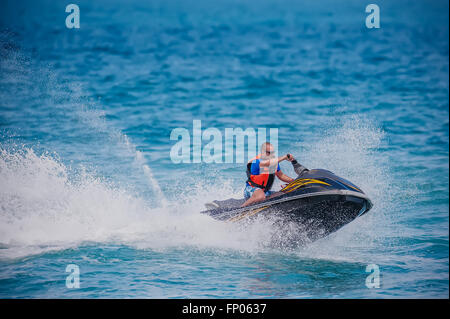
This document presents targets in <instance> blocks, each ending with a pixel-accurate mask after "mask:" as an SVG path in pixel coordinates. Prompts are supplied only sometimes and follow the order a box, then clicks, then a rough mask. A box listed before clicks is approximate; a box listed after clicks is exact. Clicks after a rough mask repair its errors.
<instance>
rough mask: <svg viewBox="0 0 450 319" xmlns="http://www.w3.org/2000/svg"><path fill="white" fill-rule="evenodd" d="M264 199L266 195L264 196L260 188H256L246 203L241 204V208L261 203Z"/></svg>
mask: <svg viewBox="0 0 450 319" xmlns="http://www.w3.org/2000/svg"><path fill="white" fill-rule="evenodd" d="M265 199H266V194H264V191H263V190H262V189H261V188H258V189H257V190H255V191H254V192H253V195H252V197H250V198H249V199H247V201H246V202H245V203H244V204H242V206H241V207H245V206H248V205H251V204H254V203H257V202H260V201H263V200H265Z"/></svg>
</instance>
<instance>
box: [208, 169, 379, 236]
mask: <svg viewBox="0 0 450 319" xmlns="http://www.w3.org/2000/svg"><path fill="white" fill-rule="evenodd" d="M293 166H294V170H295V171H296V172H297V173H298V177H297V178H296V179H295V180H294V181H292V182H291V183H289V184H288V185H286V186H285V187H284V188H282V189H281V190H280V191H279V192H275V193H274V194H272V195H270V196H269V197H268V198H267V199H266V200H265V201H262V202H258V203H255V204H253V205H250V206H247V207H241V205H242V204H243V203H244V202H245V199H228V200H224V201H213V202H212V203H208V204H206V207H207V208H208V210H207V211H203V212H202V213H205V214H208V215H209V216H211V217H213V218H214V219H217V220H221V221H226V222H230V223H241V222H244V221H245V222H251V221H252V220H255V219H257V218H265V219H268V220H272V221H274V222H276V223H277V225H280V224H281V225H283V224H289V225H290V227H291V226H292V225H297V226H299V227H298V232H300V233H301V234H299V235H301V237H302V240H301V241H302V242H305V241H308V242H311V241H315V240H317V239H319V238H322V237H325V236H328V235H329V234H331V233H333V232H335V231H337V230H338V229H340V228H341V227H343V226H345V225H347V224H348V223H350V222H351V221H353V220H354V219H356V218H358V217H360V216H362V215H364V214H366V213H367V212H368V211H369V210H370V209H371V208H372V206H373V205H372V202H371V200H370V199H369V197H368V196H367V195H366V194H365V193H364V192H363V191H362V190H361V189H360V188H359V187H358V186H356V185H354V184H353V183H351V182H350V181H348V180H346V179H344V178H342V177H339V176H337V175H335V174H334V173H332V172H330V171H328V170H325V169H311V170H309V169H306V168H305V167H303V166H302V165H300V164H299V163H297V162H295V164H294V163H293ZM279 229H280V228H279ZM281 229H282V228H281ZM290 229H292V227H291V228H290Z"/></svg>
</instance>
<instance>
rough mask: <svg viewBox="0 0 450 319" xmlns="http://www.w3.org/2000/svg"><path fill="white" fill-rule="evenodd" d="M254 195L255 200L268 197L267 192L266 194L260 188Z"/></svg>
mask: <svg viewBox="0 0 450 319" xmlns="http://www.w3.org/2000/svg"><path fill="white" fill-rule="evenodd" d="M253 195H254V196H255V200H257V201H262V200H265V199H266V194H264V191H263V190H260V189H258V190H257V191H255V193H254V194H253Z"/></svg>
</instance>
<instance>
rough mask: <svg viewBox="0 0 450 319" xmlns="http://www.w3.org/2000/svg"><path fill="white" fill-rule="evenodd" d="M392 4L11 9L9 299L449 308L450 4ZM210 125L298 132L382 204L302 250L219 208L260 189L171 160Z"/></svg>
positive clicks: (2, 237) (2, 221)
mask: <svg viewBox="0 0 450 319" xmlns="http://www.w3.org/2000/svg"><path fill="white" fill-rule="evenodd" d="M376 3H377V4H378V5H379V7H380V12H381V28H380V29H367V28H366V27H365V23H364V21H365V17H366V15H367V14H366V13H365V6H366V5H367V3H365V2H363V1H345V5H344V4H336V3H335V2H333V1H316V2H314V3H311V2H307V1H305V2H301V1H267V0H264V1H218V2H217V1H214V2H209V1H148V2H141V1H127V2H120V1H95V2H94V1H84V0H83V1H78V2H77V4H78V5H79V7H80V12H81V28H80V29H76V30H75V29H67V28H66V27H65V24H64V23H65V18H66V16H67V15H68V14H67V13H65V5H66V4H65V3H63V2H55V1H20V3H17V1H3V2H2V4H1V6H2V9H1V10H0V59H1V60H0V133H1V135H0V136H1V137H0V297H1V298H11V297H12V298H23V297H26V298H52V297H53V298H80V297H81V298H100V297H111V298H122V297H125V298H129V297H131V298H135V297H141V298H187V297H208V298H209V297H213V298H226V297H241V298H255V297H256V298H259V297H264V298H303V297H307V298H311V297H312V298H399V297H403V298H431V297H434V298H447V297H448V292H449V290H448V287H449V279H448V271H449V264H448V252H449V245H448V236H449V230H448V225H449V179H448V173H449V157H448V156H449V120H448V116H449V103H448V101H449V78H448V75H449V51H448V48H449V46H448V39H449V33H448V9H449V8H448V2H447V1H414V2H412V3H411V2H408V1H390V2H387V1H377V2H376ZM193 120H201V121H202V126H203V127H204V128H208V127H215V128H218V129H219V130H220V131H221V132H223V131H224V130H225V128H236V127H240V128H244V129H245V128H248V127H253V128H278V135H279V136H278V143H279V152H280V153H286V152H290V153H293V154H294V155H295V156H296V157H297V158H298V160H299V161H300V162H301V163H302V164H304V165H305V166H306V167H309V168H326V169H329V170H332V171H334V172H335V173H336V174H338V175H340V176H342V177H344V178H346V179H348V180H350V181H352V182H354V183H355V184H356V185H358V186H360V187H361V188H362V189H363V190H364V191H365V192H366V193H367V194H368V195H369V197H370V198H371V199H372V201H373V203H374V208H373V210H371V211H370V213H368V214H366V215H364V216H362V217H361V218H359V219H358V220H355V221H354V222H352V223H350V224H349V225H347V226H345V227H344V228H342V229H340V230H339V231H338V232H336V233H334V234H332V235H331V236H329V237H327V238H324V239H321V240H319V241H317V242H314V243H311V244H308V245H306V246H304V247H299V248H295V249H292V248H287V247H285V246H283V245H281V246H279V245H278V246H277V245H272V244H271V243H270V242H269V241H268V238H270V237H272V236H273V235H274V234H275V235H278V236H279V237H280V238H286V237H289V235H290V232H292V231H294V230H292V229H277V228H274V227H271V226H270V224H268V223H266V222H264V220H260V221H258V222H257V223H254V224H250V225H247V224H244V225H240V226H239V225H230V224H227V223H222V222H218V221H215V220H213V219H211V218H210V217H208V216H205V215H202V214H200V211H202V210H203V209H204V208H203V207H204V206H203V205H204V203H206V202H209V201H211V200H214V199H225V198H229V197H236V198H238V197H241V196H242V191H243V185H244V184H243V182H244V180H245V178H246V177H245V173H244V170H243V167H242V166H243V165H242V164H239V163H231V164H215V163H213V164H206V163H199V164H174V163H173V162H172V161H171V158H170V150H171V147H172V146H173V145H174V143H175V142H174V141H171V140H170V133H171V131H172V130H173V129H175V128H177V127H182V128H187V129H188V130H189V131H190V132H192V123H193ZM282 169H283V170H284V171H285V173H286V174H288V175H291V176H293V174H294V172H293V170H292V168H291V167H290V166H289V165H287V164H285V163H283V164H282ZM278 187H279V184H277V185H275V188H276V189H277V188H278ZM69 264H75V265H77V266H78V267H79V269H80V288H74V289H69V288H67V287H66V277H67V276H68V273H67V272H66V266H67V265H69ZM369 264H376V265H378V266H379V269H380V275H381V276H380V287H379V288H372V289H369V288H368V287H366V278H367V276H368V275H369V273H367V272H366V267H367V265H369Z"/></svg>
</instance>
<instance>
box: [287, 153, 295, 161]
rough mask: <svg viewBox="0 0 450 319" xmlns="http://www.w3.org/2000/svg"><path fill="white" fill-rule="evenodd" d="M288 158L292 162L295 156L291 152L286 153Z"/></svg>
mask: <svg viewBox="0 0 450 319" xmlns="http://www.w3.org/2000/svg"><path fill="white" fill-rule="evenodd" d="M286 158H287V160H288V161H289V162H292V161H293V160H295V157H294V156H292V154H289V153H288V154H287V155H286Z"/></svg>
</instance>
